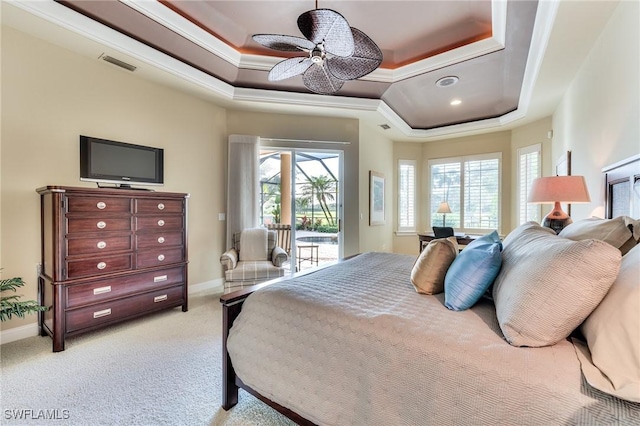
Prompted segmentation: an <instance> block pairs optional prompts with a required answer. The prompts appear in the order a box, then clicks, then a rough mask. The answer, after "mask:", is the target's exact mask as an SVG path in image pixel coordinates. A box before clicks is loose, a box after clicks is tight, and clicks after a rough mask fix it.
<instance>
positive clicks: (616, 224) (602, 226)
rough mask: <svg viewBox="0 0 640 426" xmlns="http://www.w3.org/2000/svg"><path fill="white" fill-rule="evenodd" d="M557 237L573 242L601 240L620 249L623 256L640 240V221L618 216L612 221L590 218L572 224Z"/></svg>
mask: <svg viewBox="0 0 640 426" xmlns="http://www.w3.org/2000/svg"><path fill="white" fill-rule="evenodd" d="M558 235H560V236H561V237H564V238H569V239H570V240H575V241H580V240H586V239H589V238H593V239H595V240H602V241H604V242H607V243H609V244H611V245H612V246H614V247H616V248H618V249H620V252H621V253H622V255H623V256H624V254H625V253H627V252H628V251H629V250H631V249H632V248H633V247H634V246H635V245H636V244H637V243H638V240H639V239H640V221H639V220H635V219H632V218H630V217H629V216H618V217H616V218H613V219H600V218H598V217H592V218H589V219H583V220H579V221H577V222H574V223H572V224H571V225H569V226H567V227H566V228H564V229H563V230H562V231H560V234H558Z"/></svg>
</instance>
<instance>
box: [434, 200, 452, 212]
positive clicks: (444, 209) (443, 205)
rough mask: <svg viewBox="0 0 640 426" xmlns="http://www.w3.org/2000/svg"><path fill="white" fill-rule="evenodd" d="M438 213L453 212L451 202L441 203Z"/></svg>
mask: <svg viewBox="0 0 640 426" xmlns="http://www.w3.org/2000/svg"><path fill="white" fill-rule="evenodd" d="M436 213H451V208H450V207H449V203H447V202H446V201H443V202H442V203H440V207H438V210H436Z"/></svg>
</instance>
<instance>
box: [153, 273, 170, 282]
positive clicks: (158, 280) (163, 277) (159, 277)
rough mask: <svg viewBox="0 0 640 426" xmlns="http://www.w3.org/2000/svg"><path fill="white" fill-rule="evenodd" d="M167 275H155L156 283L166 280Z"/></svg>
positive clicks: (154, 280)
mask: <svg viewBox="0 0 640 426" xmlns="http://www.w3.org/2000/svg"><path fill="white" fill-rule="evenodd" d="M167 278H168V277H167V276H166V275H158V276H157V277H153V282H154V283H159V282H162V281H166V280H167Z"/></svg>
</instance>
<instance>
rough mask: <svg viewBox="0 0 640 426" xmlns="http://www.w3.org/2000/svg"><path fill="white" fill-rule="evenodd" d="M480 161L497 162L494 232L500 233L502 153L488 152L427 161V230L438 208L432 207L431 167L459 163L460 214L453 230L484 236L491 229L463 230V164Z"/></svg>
mask: <svg viewBox="0 0 640 426" xmlns="http://www.w3.org/2000/svg"><path fill="white" fill-rule="evenodd" d="M482 160H498V218H497V220H498V225H497V227H496V230H497V231H498V233H501V229H502V198H503V197H502V173H503V172H502V152H490V153H484V154H473V155H464V156H456V157H446V158H434V159H431V160H429V161H428V173H427V176H426V177H427V180H428V185H427V188H428V200H427V205H428V206H429V208H428V211H427V224H428V226H429V228H431V226H432V225H431V224H432V219H433V215H434V212H435V210H436V209H437V207H438V206H433V205H432V200H431V198H432V186H431V185H432V182H431V177H432V167H433V166H434V165H439V164H449V163H459V164H460V194H459V197H460V199H459V205H460V206H461V212H460V227H459V228H455V230H456V231H457V232H463V233H465V234H486V233H487V232H488V231H491V230H492V229H493V228H492V229H489V228H486V229H485V228H465V227H464V223H465V209H464V198H465V183H466V180H465V179H466V176H465V163H466V162H469V161H482Z"/></svg>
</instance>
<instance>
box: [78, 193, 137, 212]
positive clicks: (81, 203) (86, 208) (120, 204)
mask: <svg viewBox="0 0 640 426" xmlns="http://www.w3.org/2000/svg"><path fill="white" fill-rule="evenodd" d="M67 211H68V212H69V213H131V199H130V198H116V197H67Z"/></svg>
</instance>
